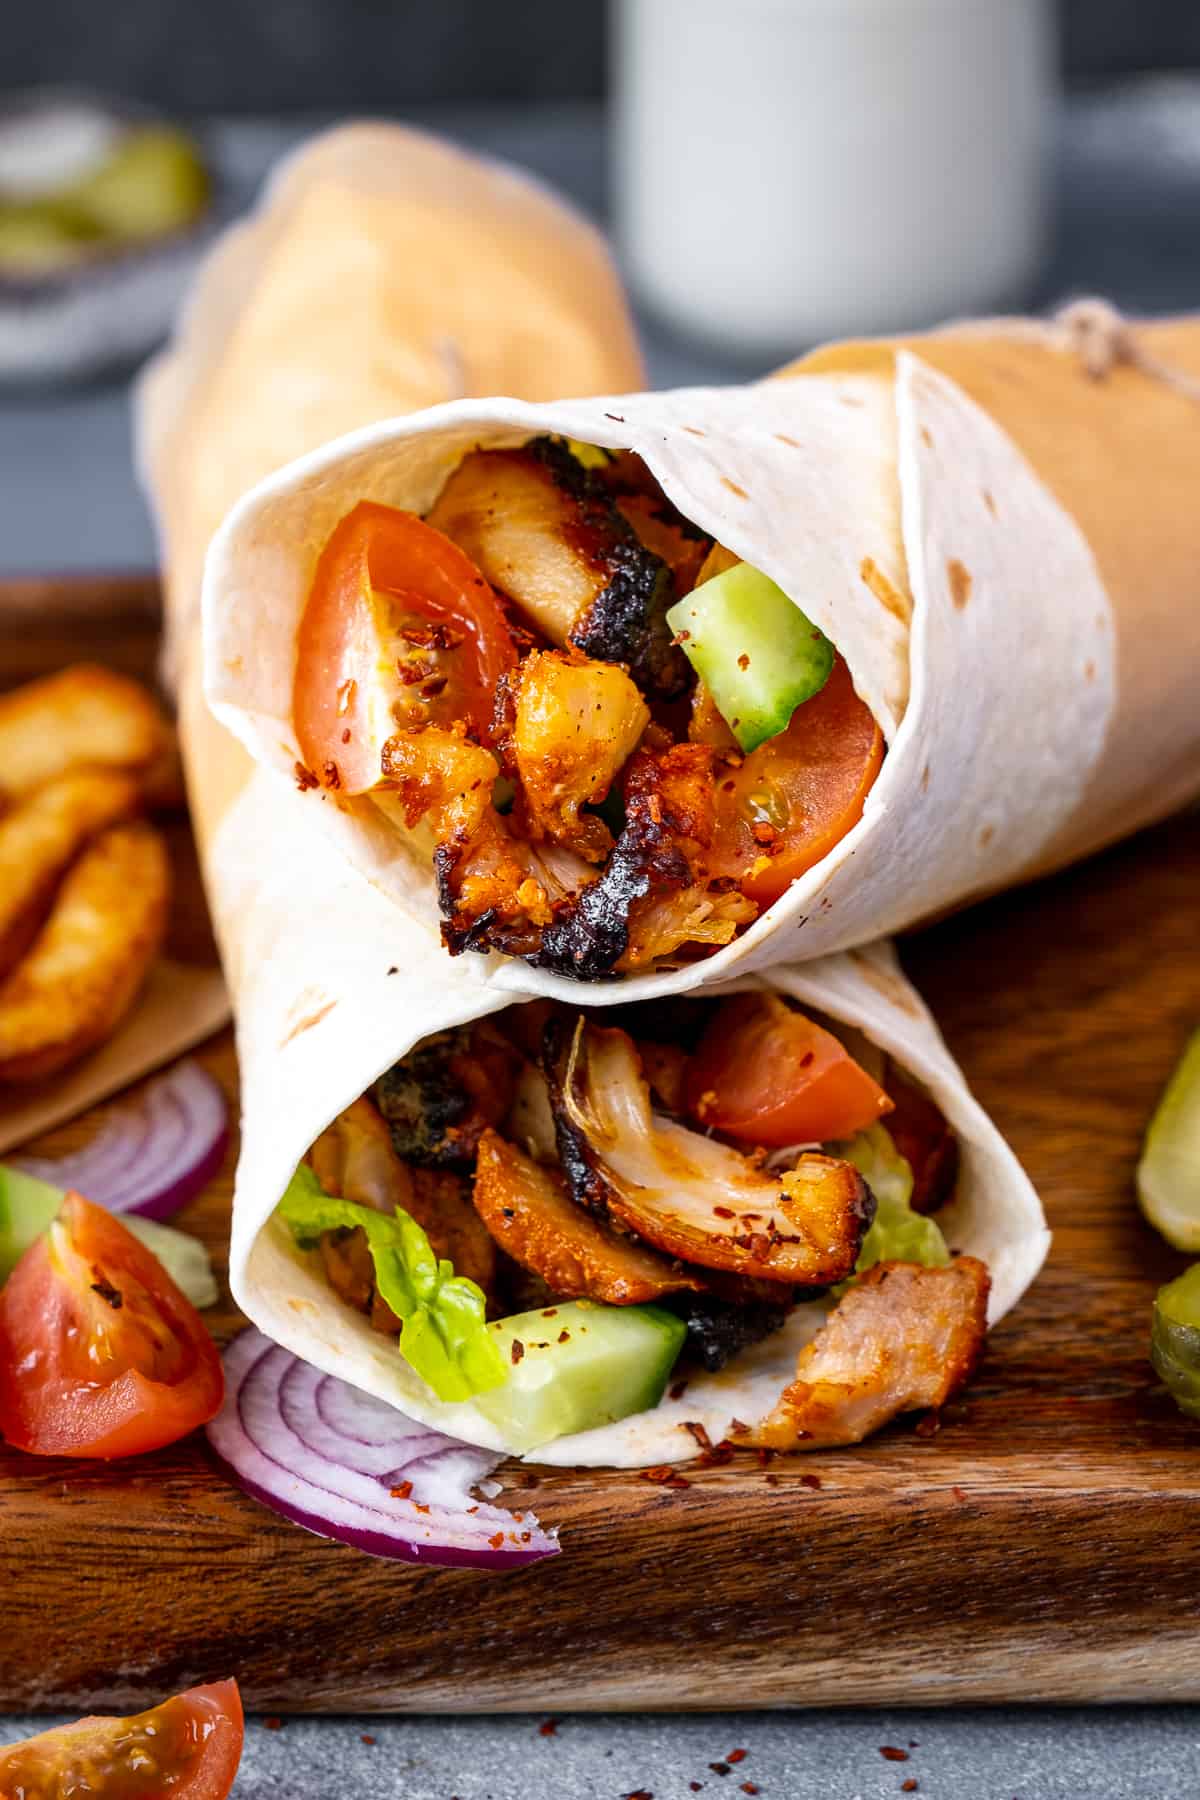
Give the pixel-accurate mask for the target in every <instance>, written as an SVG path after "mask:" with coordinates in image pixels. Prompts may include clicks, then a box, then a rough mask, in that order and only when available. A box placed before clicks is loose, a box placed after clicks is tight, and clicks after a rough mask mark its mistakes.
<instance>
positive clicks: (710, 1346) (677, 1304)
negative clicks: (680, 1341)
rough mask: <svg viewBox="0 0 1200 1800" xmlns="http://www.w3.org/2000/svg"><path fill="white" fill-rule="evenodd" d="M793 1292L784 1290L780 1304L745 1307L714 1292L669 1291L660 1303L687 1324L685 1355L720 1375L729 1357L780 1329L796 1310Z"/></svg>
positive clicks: (708, 1370) (758, 1304)
mask: <svg viewBox="0 0 1200 1800" xmlns="http://www.w3.org/2000/svg"><path fill="white" fill-rule="evenodd" d="M791 1298H792V1297H791V1291H790V1290H788V1289H785V1290H784V1297H783V1298H781V1300H780V1304H779V1305H778V1306H774V1305H771V1304H770V1303H767V1302H759V1303H755V1304H752V1305H749V1306H741V1305H738V1304H737V1303H736V1302H734V1301H731V1300H719V1299H717V1298H716V1296H715V1295H712V1294H689V1293H683V1294H668V1295H667V1296H666V1297H665V1298H664V1299H662V1300H660V1301H659V1302H658V1304H659V1305H660V1306H666V1307H669V1308H670V1310H671V1311H672V1312H673V1313H675V1314H676V1315H677V1316H678V1317H679V1318H681V1319H682V1320H683V1322H684V1324H685V1325H686V1326H687V1338H686V1340H685V1342H684V1347H683V1351H682V1354H683V1355H684V1356H685V1357H689V1358H690V1359H691V1360H692V1361H693V1362H697V1363H699V1364H700V1366H701V1367H702V1368H703V1369H704V1370H705V1371H706V1372H707V1373H708V1374H709V1375H716V1374H718V1373H719V1372H720V1370H722V1369H723V1368H724V1367H725V1365H726V1363H727V1362H728V1361H729V1359H730V1358H731V1357H733V1356H736V1355H737V1354H738V1352H739V1350H745V1349H746V1347H747V1346H748V1345H750V1344H761V1343H762V1341H763V1339H764V1338H768V1337H770V1336H771V1335H772V1333H773V1332H776V1331H779V1330H780V1329H781V1327H782V1326H783V1325H784V1324H785V1322H786V1320H787V1317H788V1314H789V1313H790V1312H791V1310H792V1305H791Z"/></svg>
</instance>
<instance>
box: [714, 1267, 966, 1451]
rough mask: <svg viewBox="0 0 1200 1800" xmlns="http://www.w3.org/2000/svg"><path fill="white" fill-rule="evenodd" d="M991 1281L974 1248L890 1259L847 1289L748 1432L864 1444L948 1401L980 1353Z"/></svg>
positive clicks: (776, 1443)
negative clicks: (792, 1375) (923, 1259)
mask: <svg viewBox="0 0 1200 1800" xmlns="http://www.w3.org/2000/svg"><path fill="white" fill-rule="evenodd" d="M990 1286H991V1282H990V1280H989V1277H988V1272H987V1268H986V1266H985V1265H984V1264H983V1263H981V1262H980V1261H979V1260H978V1258H977V1257H974V1256H958V1257H955V1259H954V1261H953V1262H951V1263H947V1264H946V1265H945V1267H943V1268H933V1269H926V1268H922V1267H921V1265H920V1264H919V1263H906V1262H882V1263H876V1264H875V1266H874V1268H871V1269H868V1270H867V1271H866V1273H865V1274H864V1275H861V1276H860V1277H859V1278H858V1280H857V1281H856V1282H855V1283H854V1286H853V1287H852V1288H850V1289H848V1291H847V1292H846V1293H845V1294H843V1295H842V1298H841V1299H840V1300H839V1301H838V1303H837V1305H836V1306H835V1307H834V1309H833V1311H832V1312H831V1313H830V1315H829V1318H828V1319H827V1321H826V1323H825V1324H824V1325H823V1326H822V1328H821V1330H820V1331H818V1333H817V1335H816V1337H815V1338H814V1339H813V1340H812V1342H811V1344H806V1345H805V1347H804V1349H803V1350H802V1351H801V1352H800V1355H799V1358H798V1359H797V1363H796V1379H795V1381H793V1382H792V1383H791V1385H790V1386H789V1387H786V1388H784V1390H783V1393H782V1394H781V1395H780V1397H779V1401H778V1404H777V1405H776V1407H775V1409H774V1411H773V1412H772V1413H770V1414H769V1415H768V1417H767V1418H765V1419H764V1420H763V1422H762V1424H761V1425H759V1426H758V1427H757V1428H756V1429H755V1430H754V1431H753V1432H751V1434H750V1436H749V1438H748V1439H747V1440H746V1441H747V1442H749V1443H752V1444H760V1445H764V1446H767V1447H769V1448H771V1449H773V1450H815V1449H820V1448H821V1447H823V1446H825V1445H829V1444H858V1443H861V1441H862V1440H863V1438H865V1437H869V1436H870V1435H871V1433H872V1432H873V1431H878V1430H879V1427H880V1426H881V1425H886V1424H887V1422H888V1420H889V1419H894V1418H895V1417H896V1415H897V1414H898V1413H903V1412H912V1411H914V1410H915V1409H916V1408H917V1407H928V1406H944V1405H945V1403H946V1401H947V1400H948V1399H949V1398H950V1396H951V1394H953V1393H954V1392H955V1390H956V1389H957V1388H959V1387H961V1386H962V1384H963V1382H964V1381H966V1379H967V1377H968V1376H969V1375H970V1373H971V1370H972V1369H973V1368H974V1366H975V1363H976V1362H977V1361H978V1358H979V1354H980V1351H981V1350H982V1348H983V1340H984V1335H985V1333H986V1331H987V1299H988V1289H989V1287H990Z"/></svg>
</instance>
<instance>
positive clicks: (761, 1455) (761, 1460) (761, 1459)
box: [755, 1450, 776, 1469]
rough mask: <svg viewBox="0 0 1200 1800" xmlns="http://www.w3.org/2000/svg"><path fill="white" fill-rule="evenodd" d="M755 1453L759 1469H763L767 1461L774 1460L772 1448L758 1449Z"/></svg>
mask: <svg viewBox="0 0 1200 1800" xmlns="http://www.w3.org/2000/svg"><path fill="white" fill-rule="evenodd" d="M755 1454H756V1455H757V1457H758V1466H759V1468H760V1469H765V1468H766V1467H767V1465H768V1464H769V1463H773V1462H774V1461H775V1456H776V1452H775V1451H774V1450H759V1451H757V1452H756V1453H755Z"/></svg>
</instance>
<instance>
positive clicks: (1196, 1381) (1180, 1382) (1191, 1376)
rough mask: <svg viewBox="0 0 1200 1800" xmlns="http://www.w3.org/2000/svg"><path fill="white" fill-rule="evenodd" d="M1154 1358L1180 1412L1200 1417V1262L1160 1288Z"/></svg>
mask: <svg viewBox="0 0 1200 1800" xmlns="http://www.w3.org/2000/svg"><path fill="white" fill-rule="evenodd" d="M1150 1360H1151V1362H1152V1363H1153V1364H1154V1367H1155V1370H1156V1372H1157V1373H1158V1375H1159V1377H1160V1379H1161V1380H1162V1381H1164V1382H1165V1383H1166V1385H1167V1387H1168V1388H1169V1389H1170V1390H1171V1394H1172V1396H1173V1398H1174V1400H1175V1404H1176V1405H1177V1406H1178V1408H1179V1410H1180V1412H1184V1413H1187V1415H1188V1417H1189V1418H1191V1419H1200V1263H1193V1264H1192V1266H1191V1268H1190V1269H1185V1270H1184V1272H1183V1274H1182V1275H1180V1276H1179V1277H1178V1278H1177V1279H1176V1280H1175V1281H1169V1282H1168V1283H1167V1285H1166V1287H1163V1288H1159V1290H1158V1293H1157V1295H1156V1296H1155V1300H1154V1323H1153V1325H1152V1327H1151V1331H1150Z"/></svg>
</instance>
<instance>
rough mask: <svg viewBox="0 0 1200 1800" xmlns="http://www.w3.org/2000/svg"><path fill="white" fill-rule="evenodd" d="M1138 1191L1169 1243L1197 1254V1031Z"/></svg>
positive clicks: (1154, 1132)
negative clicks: (1194, 1251)
mask: <svg viewBox="0 0 1200 1800" xmlns="http://www.w3.org/2000/svg"><path fill="white" fill-rule="evenodd" d="M1137 1193H1138V1200H1139V1202H1140V1204H1141V1208H1142V1211H1143V1212H1144V1213H1145V1215H1146V1217H1147V1218H1148V1219H1149V1221H1150V1223H1151V1224H1152V1225H1153V1226H1154V1227H1155V1228H1156V1230H1158V1231H1161V1232H1162V1234H1163V1236H1164V1237H1165V1238H1166V1240H1167V1242H1168V1243H1169V1244H1174V1246H1175V1248H1176V1249H1177V1250H1200V1030H1198V1031H1195V1032H1193V1034H1192V1038H1191V1041H1190V1043H1189V1044H1188V1046H1187V1049H1186V1050H1185V1051H1184V1053H1183V1057H1182V1060H1181V1061H1180V1063H1179V1066H1178V1068H1177V1069H1176V1070H1175V1073H1174V1074H1173V1075H1172V1077H1171V1079H1170V1081H1169V1082H1168V1083H1167V1088H1166V1092H1165V1093H1164V1094H1163V1097H1162V1099H1161V1100H1160V1101H1159V1103H1158V1108H1157V1110H1156V1111H1155V1114H1154V1117H1153V1118H1152V1119H1151V1121H1150V1125H1149V1129H1148V1130H1147V1132H1146V1141H1145V1144H1144V1145H1143V1147H1142V1160H1141V1161H1140V1162H1139V1164H1138V1167H1137ZM1198 1322H1200V1321H1198Z"/></svg>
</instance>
